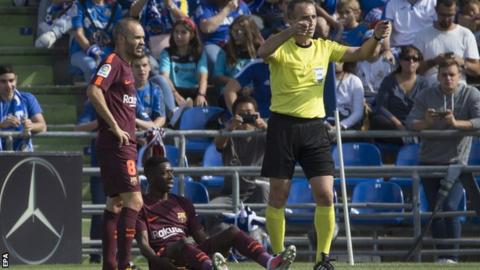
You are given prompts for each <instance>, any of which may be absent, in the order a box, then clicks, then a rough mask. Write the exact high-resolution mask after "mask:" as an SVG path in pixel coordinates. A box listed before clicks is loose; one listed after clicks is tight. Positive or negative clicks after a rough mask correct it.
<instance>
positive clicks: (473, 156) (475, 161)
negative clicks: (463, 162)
mask: <svg viewBox="0 0 480 270" xmlns="http://www.w3.org/2000/svg"><path fill="white" fill-rule="evenodd" d="M468 165H480V140H479V139H478V138H474V140H473V143H472V148H471V149H470V156H469V157H468ZM475 179H477V183H478V185H479V186H480V174H475Z"/></svg>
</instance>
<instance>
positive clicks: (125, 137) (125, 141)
mask: <svg viewBox="0 0 480 270" xmlns="http://www.w3.org/2000/svg"><path fill="white" fill-rule="evenodd" d="M110 130H111V131H112V132H113V134H115V136H116V137H117V139H118V146H120V147H122V146H123V145H129V144H130V141H129V140H130V134H128V132H126V131H123V130H122V129H121V128H120V127H118V126H116V127H115V128H113V129H110Z"/></svg>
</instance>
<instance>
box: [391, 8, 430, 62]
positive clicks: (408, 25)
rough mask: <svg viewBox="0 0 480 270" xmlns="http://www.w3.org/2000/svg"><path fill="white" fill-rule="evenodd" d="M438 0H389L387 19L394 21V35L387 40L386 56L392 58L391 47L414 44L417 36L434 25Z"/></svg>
mask: <svg viewBox="0 0 480 270" xmlns="http://www.w3.org/2000/svg"><path fill="white" fill-rule="evenodd" d="M436 2H437V0H389V1H388V2H387V5H386V6H385V12H384V15H385V19H387V20H389V21H390V22H391V23H392V35H391V36H390V38H389V39H386V40H385V44H384V46H385V56H386V57H387V59H392V51H391V49H392V48H394V47H399V46H405V45H410V44H413V42H414V40H415V36H417V34H418V33H419V32H420V31H422V30H424V29H425V28H428V27H429V26H431V25H432V22H433V21H434V20H435V17H436V15H435V4H436Z"/></svg>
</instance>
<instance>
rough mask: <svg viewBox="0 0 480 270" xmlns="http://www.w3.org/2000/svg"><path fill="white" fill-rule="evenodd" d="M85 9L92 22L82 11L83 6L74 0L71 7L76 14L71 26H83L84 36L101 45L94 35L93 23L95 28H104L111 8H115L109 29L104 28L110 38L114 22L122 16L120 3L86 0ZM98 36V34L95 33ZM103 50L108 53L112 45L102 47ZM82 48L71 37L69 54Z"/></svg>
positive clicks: (110, 13) (74, 27)
mask: <svg viewBox="0 0 480 270" xmlns="http://www.w3.org/2000/svg"><path fill="white" fill-rule="evenodd" d="M84 5H85V7H86V9H87V10H88V12H89V14H90V17H91V18H92V20H93V22H92V21H91V20H90V18H89V17H88V15H86V14H85V13H84V8H83V7H82V4H80V3H79V2H78V1H77V2H75V6H73V8H74V9H75V12H74V14H76V15H75V16H74V17H73V18H72V28H73V29H74V30H75V29H78V28H83V30H84V32H85V37H86V38H87V39H88V40H89V41H90V42H91V43H92V42H95V43H96V44H97V45H101V44H99V42H98V39H96V38H95V37H94V33H95V28H94V26H93V24H94V25H95V26H96V28H97V30H99V29H105V27H106V26H107V24H108V22H109V20H110V16H112V14H113V9H116V10H115V17H114V18H113V21H112V23H111V24H110V27H109V29H105V30H106V33H108V35H109V37H110V39H112V30H113V27H114V26H115V24H116V23H117V22H118V21H119V20H120V19H121V18H122V10H121V8H120V5H118V4H107V3H106V4H104V5H96V4H94V3H93V2H92V0H86V1H85V3H84ZM96 36H98V35H96ZM102 49H104V51H105V55H107V54H108V52H109V51H112V47H111V46H108V47H107V48H102ZM81 50H82V48H81V47H80V45H79V44H78V42H77V41H76V40H75V39H72V43H71V45H70V54H73V53H76V52H78V51H81Z"/></svg>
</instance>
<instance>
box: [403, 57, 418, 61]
mask: <svg viewBox="0 0 480 270" xmlns="http://www.w3.org/2000/svg"><path fill="white" fill-rule="evenodd" d="M400 59H402V60H405V61H407V62H411V61H413V62H418V61H420V58H419V57H417V56H406V57H401V58H400Z"/></svg>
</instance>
